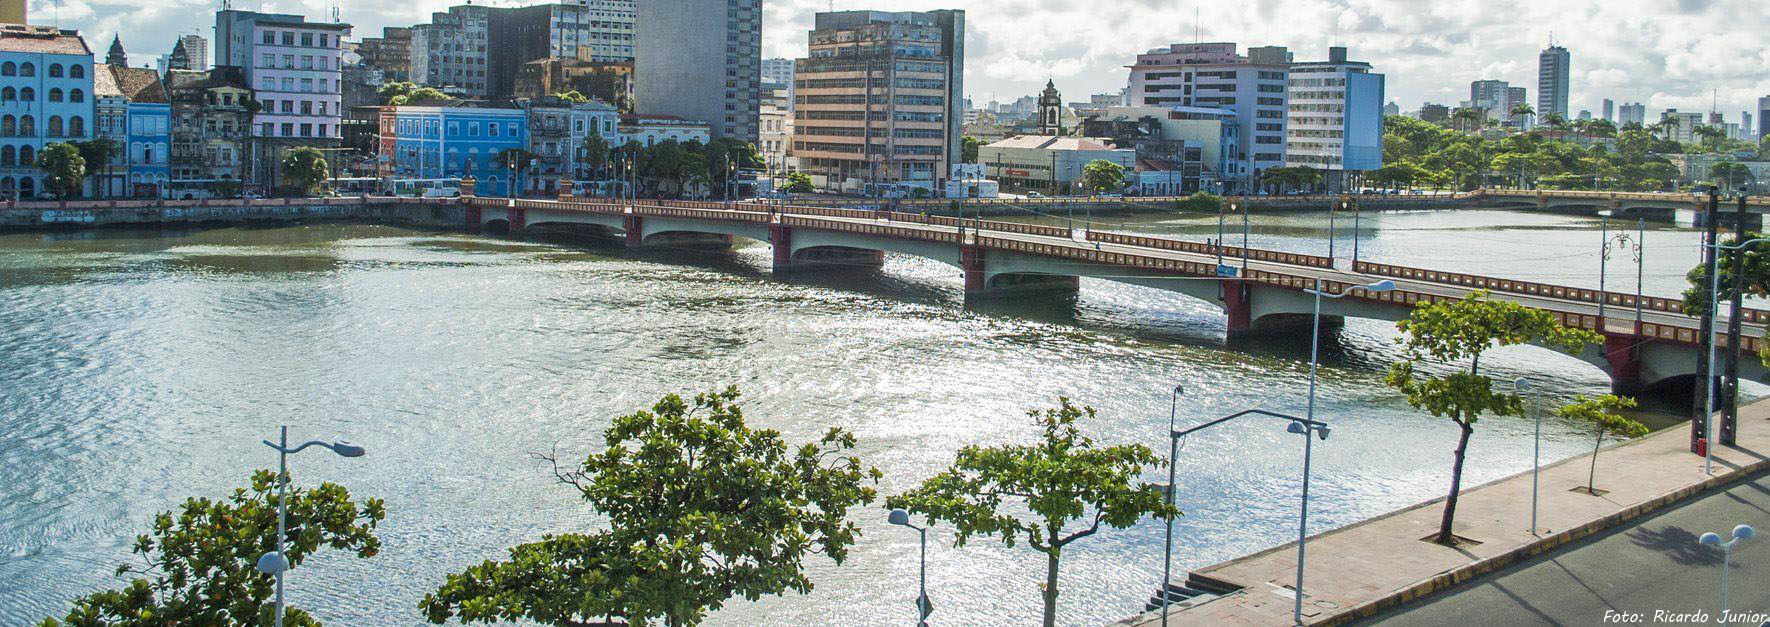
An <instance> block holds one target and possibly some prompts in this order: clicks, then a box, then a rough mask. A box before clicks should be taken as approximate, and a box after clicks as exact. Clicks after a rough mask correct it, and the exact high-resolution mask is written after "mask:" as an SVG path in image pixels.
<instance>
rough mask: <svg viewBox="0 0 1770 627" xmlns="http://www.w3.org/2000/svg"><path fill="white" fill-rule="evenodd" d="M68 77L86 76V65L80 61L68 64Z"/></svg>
mask: <svg viewBox="0 0 1770 627" xmlns="http://www.w3.org/2000/svg"><path fill="white" fill-rule="evenodd" d="M68 78H86V66H84V65H80V64H78V63H76V64H74V65H70V66H68Z"/></svg>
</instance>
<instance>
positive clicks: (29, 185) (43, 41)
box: [0, 24, 95, 198]
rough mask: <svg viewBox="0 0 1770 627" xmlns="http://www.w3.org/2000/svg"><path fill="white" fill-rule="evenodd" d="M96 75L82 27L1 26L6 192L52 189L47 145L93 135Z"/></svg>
mask: <svg viewBox="0 0 1770 627" xmlns="http://www.w3.org/2000/svg"><path fill="white" fill-rule="evenodd" d="M94 73H95V70H94V68H93V62H92V50H91V49H90V48H88V47H86V40H85V39H83V38H81V37H80V33H79V31H74V30H64V29H61V28H57V27H54V26H27V25H24V24H3V25H0V193H4V194H6V195H8V196H12V197H15V198H36V197H38V196H40V195H42V194H44V193H46V190H45V189H44V187H43V178H44V177H43V172H42V171H41V170H39V169H37V165H36V163H37V155H39V154H42V152H43V147H44V146H47V145H49V144H54V143H63V142H75V141H85V140H88V139H91V138H92V130H93V129H92V126H93V125H92V122H93V120H92V116H93V113H94V111H95V108H94V104H93V102H92V100H91V99H90V96H91V94H92V82H93V79H92V75H93V74H94Z"/></svg>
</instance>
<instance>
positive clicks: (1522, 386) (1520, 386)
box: [1512, 377, 1543, 536]
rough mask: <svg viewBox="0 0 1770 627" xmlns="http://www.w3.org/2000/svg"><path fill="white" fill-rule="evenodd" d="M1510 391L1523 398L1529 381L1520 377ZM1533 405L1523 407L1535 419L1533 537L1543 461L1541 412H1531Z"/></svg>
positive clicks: (1531, 517) (1531, 476)
mask: <svg viewBox="0 0 1770 627" xmlns="http://www.w3.org/2000/svg"><path fill="white" fill-rule="evenodd" d="M1512 389H1513V390H1515V391H1517V392H1518V395H1519V396H1523V395H1524V394H1526V393H1528V392H1530V391H1531V385H1530V379H1525V378H1522V377H1520V378H1519V379H1518V380H1516V381H1513V382H1512ZM1532 400H1535V395H1532ZM1534 405H1535V403H1527V404H1526V406H1525V411H1527V412H1530V413H1531V414H1532V415H1534V416H1535V417H1536V435H1535V436H1534V437H1533V438H1532V440H1531V449H1530V535H1533V536H1534V535H1536V506H1537V474H1538V473H1539V472H1540V471H1541V470H1542V459H1543V415H1542V413H1541V412H1536V411H1531V410H1534V409H1535V407H1534Z"/></svg>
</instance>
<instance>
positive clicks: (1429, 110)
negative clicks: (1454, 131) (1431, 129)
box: [1420, 102, 1450, 124]
mask: <svg viewBox="0 0 1770 627" xmlns="http://www.w3.org/2000/svg"><path fill="white" fill-rule="evenodd" d="M1420 120H1422V121H1426V122H1432V123H1435V124H1443V123H1445V122H1449V121H1450V107H1447V106H1445V105H1441V104H1436V103H1431V102H1428V103H1425V104H1422V105H1420Z"/></svg>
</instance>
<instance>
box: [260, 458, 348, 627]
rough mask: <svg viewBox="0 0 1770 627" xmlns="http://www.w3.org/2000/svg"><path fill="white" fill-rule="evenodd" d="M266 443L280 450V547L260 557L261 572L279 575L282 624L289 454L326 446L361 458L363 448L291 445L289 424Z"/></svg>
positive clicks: (280, 624) (278, 619) (278, 611)
mask: <svg viewBox="0 0 1770 627" xmlns="http://www.w3.org/2000/svg"><path fill="white" fill-rule="evenodd" d="M264 445H265V446H268V447H271V448H273V449H276V451H277V483H278V485H277V550H276V551H274V552H271V553H265V554H264V555H263V556H261V557H259V558H258V572H261V573H265V574H267V575H276V577H277V609H276V626H277V627H283V573H285V572H288V570H289V558H288V557H285V556H284V553H283V544H284V540H285V536H286V533H285V531H284V527H285V525H286V524H287V523H286V522H285V521H286V519H287V518H288V516H289V456H290V455H294V454H296V453H300V452H301V451H303V450H306V449H307V447H309V446H323V447H325V448H328V449H331V450H332V452H334V453H337V454H338V455H339V456H341V457H362V456H363V453H364V451H363V447H361V446H358V445H355V444H351V443H350V442H348V441H345V440H338V441H336V442H321V441H319V440H313V441H310V442H308V443H306V444H302V445H301V446H297V447H295V448H289V427H288V425H284V426H283V428H282V435H281V436H280V437H279V439H278V441H276V442H271V441H270V440H264Z"/></svg>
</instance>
